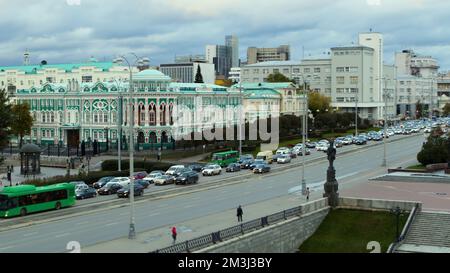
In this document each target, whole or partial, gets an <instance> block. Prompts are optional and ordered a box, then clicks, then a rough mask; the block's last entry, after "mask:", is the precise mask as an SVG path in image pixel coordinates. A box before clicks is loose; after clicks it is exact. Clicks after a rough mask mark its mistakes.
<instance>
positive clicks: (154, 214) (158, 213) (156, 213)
mask: <svg viewBox="0 0 450 273" xmlns="http://www.w3.org/2000/svg"><path fill="white" fill-rule="evenodd" d="M160 214H161V213H160V212H155V213H152V214H149V215H148V216H149V217H152V216H157V215H160Z"/></svg>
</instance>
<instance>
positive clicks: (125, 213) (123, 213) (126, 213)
mask: <svg viewBox="0 0 450 273" xmlns="http://www.w3.org/2000/svg"><path fill="white" fill-rule="evenodd" d="M129 214H130V213H129V212H122V213H119V216H125V215H129Z"/></svg>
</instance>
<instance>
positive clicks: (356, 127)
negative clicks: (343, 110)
mask: <svg viewBox="0 0 450 273" xmlns="http://www.w3.org/2000/svg"><path fill="white" fill-rule="evenodd" d="M358 92H359V90H356V94H355V95H356V97H355V137H356V136H358Z"/></svg>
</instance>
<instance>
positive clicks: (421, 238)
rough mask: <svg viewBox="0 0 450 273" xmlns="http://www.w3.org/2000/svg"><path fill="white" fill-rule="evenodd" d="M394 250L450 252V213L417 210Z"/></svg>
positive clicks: (398, 251) (404, 251) (402, 251)
mask: <svg viewBox="0 0 450 273" xmlns="http://www.w3.org/2000/svg"><path fill="white" fill-rule="evenodd" d="M396 252H397V253H407V252H432V253H436V252H444V253H450V213H443V212H425V211H422V212H419V213H418V214H417V215H416V218H415V220H414V222H413V223H412V225H411V229H410V230H409V232H408V234H407V235H406V238H405V240H404V241H403V242H402V244H401V245H400V247H399V248H398V249H397V251H396Z"/></svg>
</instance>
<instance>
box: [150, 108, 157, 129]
mask: <svg viewBox="0 0 450 273" xmlns="http://www.w3.org/2000/svg"><path fill="white" fill-rule="evenodd" d="M149 123H150V126H155V125H156V106H155V105H154V104H153V103H152V104H150V106H149Z"/></svg>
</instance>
